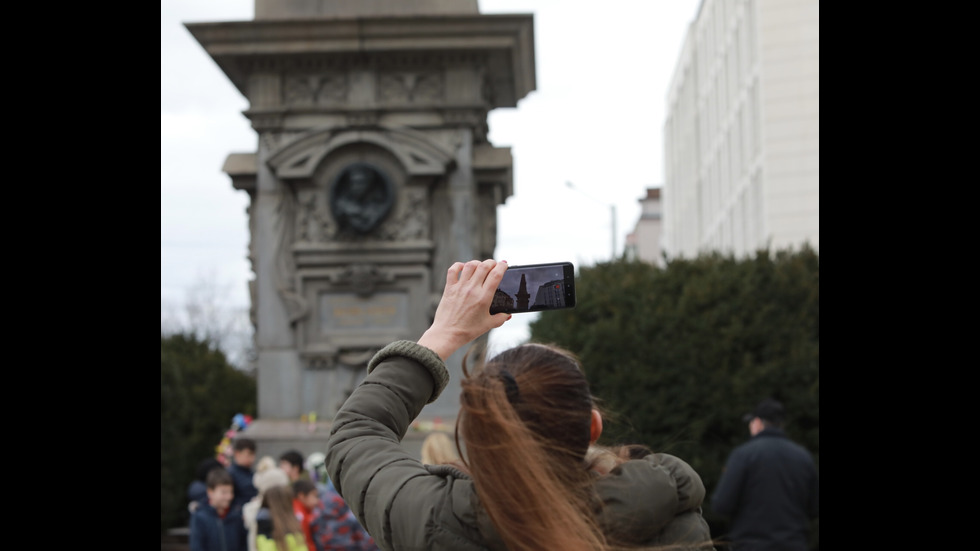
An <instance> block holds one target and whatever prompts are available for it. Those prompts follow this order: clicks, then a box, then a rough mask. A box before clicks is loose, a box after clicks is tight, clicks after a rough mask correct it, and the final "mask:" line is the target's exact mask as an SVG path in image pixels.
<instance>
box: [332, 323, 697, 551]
mask: <svg viewBox="0 0 980 551" xmlns="http://www.w3.org/2000/svg"><path fill="white" fill-rule="evenodd" d="M448 380H449V374H448V371H447V370H446V366H445V364H444V363H443V362H442V360H441V359H440V358H439V357H438V356H437V355H436V354H435V353H434V352H432V351H431V350H429V349H428V348H425V347H422V346H419V345H418V344H415V343H413V342H410V341H397V342H394V343H392V344H390V345H388V346H386V347H385V348H383V349H382V350H381V351H379V352H378V353H377V354H376V355H375V356H374V358H372V359H371V361H370V362H368V375H367V376H366V377H365V379H364V381H363V382H362V383H361V384H360V385H359V386H358V387H357V388H356V389H355V390H354V392H353V393H352V394H351V396H350V398H348V399H347V401H346V402H345V403H344V405H343V406H342V407H341V409H340V411H339V412H338V413H337V415H336V417H335V418H334V421H333V426H332V428H331V434H330V439H329V441H328V443H327V446H328V447H327V452H326V456H327V457H326V463H327V470H328V473H329V475H330V478H331V480H332V481H333V483H334V485H335V486H336V488H337V491H338V492H339V493H340V495H341V496H343V498H344V499H345V500H346V502H347V504H348V505H349V506H350V508H351V510H353V511H354V514H355V515H356V516H357V519H358V520H359V521H360V522H361V524H362V525H363V526H364V528H365V529H366V530H367V532H368V533H369V534H371V536H373V537H374V540H375V542H376V543H377V544H378V546H379V547H381V548H382V549H386V550H390V551H403V550H404V551H469V550H473V551H476V550H486V549H491V550H505V549H506V547H505V546H504V544H503V541H502V540H501V538H500V536H499V534H497V532H496V530H495V529H494V527H493V525H492V523H491V522H490V519H489V517H488V516H487V515H486V513H485V512H484V510H483V508H482V507H481V506H480V502H479V498H478V497H477V495H476V491H475V489H474V486H473V481H472V479H470V477H469V476H467V475H465V474H464V473H462V472H460V471H459V470H457V469H455V468H453V467H449V466H426V465H423V464H422V463H421V462H420V461H419V460H418V459H417V458H415V457H413V456H412V455H410V454H408V453H407V452H406V451H405V449H404V448H403V447H402V446H401V444H400V441H401V439H402V438H403V437H404V436H405V433H406V432H407V431H408V427H409V424H410V423H411V422H412V421H413V420H414V419H415V418H416V417H417V416H418V414H419V413H420V412H421V410H422V407H423V406H425V404H427V403H431V402H432V401H434V400H435V399H436V398H437V397H438V396H439V394H440V393H441V392H442V390H443V389H444V388H445V386H446V383H447V382H448ZM595 487H596V491H597V493H598V495H599V496H600V497H601V499H602V500H603V503H604V508H603V509H602V511H601V512H600V513H599V520H600V523H601V525H602V527H603V528H604V530H605V531H606V534H607V536H609V537H610V538H611V539H615V540H616V541H618V542H629V543H635V544H643V545H660V544H665V543H682V542H685V543H686V542H698V543H700V542H705V541H707V540H709V539H710V533H709V530H708V525H707V523H706V522H705V521H704V519H703V518H702V516H701V503H702V501H703V499H704V495H705V489H704V485H703V484H702V482H701V478H700V477H699V476H698V474H697V473H696V472H695V471H694V470H693V469H692V468H691V467H690V466H689V465H688V464H687V463H685V462H684V461H681V460H680V459H678V458H676V457H673V456H670V455H666V454H652V455H649V456H647V457H645V458H643V459H639V460H634V461H628V462H626V463H624V464H622V465H620V466H618V467H616V468H615V469H613V470H612V471H611V472H610V473H609V474H608V475H604V476H598V477H597V478H596V486H595Z"/></svg>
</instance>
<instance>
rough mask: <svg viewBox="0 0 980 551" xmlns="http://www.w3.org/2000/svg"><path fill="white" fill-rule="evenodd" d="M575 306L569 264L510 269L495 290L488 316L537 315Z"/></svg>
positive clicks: (558, 263) (571, 268) (572, 270)
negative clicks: (546, 311)
mask: <svg viewBox="0 0 980 551" xmlns="http://www.w3.org/2000/svg"><path fill="white" fill-rule="evenodd" d="M573 306H575V267H574V266H572V263H571V262H553V263H549V264H528V265H524V266H510V267H509V268H507V271H506V272H504V278H503V280H501V281H500V286H498V287H497V293H496V294H495V295H494V297H493V303H491V305H490V313H491V314H497V313H500V312H506V313H508V314H518V313H522V312H541V311H545V310H558V309H561V308H571V307H573Z"/></svg>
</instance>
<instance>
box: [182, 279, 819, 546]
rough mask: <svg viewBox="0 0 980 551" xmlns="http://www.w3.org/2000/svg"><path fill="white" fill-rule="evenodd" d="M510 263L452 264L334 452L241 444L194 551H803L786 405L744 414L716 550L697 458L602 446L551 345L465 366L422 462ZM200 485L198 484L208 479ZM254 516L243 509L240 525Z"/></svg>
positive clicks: (199, 511)
mask: <svg viewBox="0 0 980 551" xmlns="http://www.w3.org/2000/svg"><path fill="white" fill-rule="evenodd" d="M506 269H507V265H506V263H505V262H497V261H494V260H486V261H482V262H481V261H470V262H466V263H461V262H457V263H455V264H454V265H453V266H452V267H451V268H450V269H449V271H448V273H447V274H446V283H445V287H444V290H443V295H442V299H441V300H440V302H439V304H438V306H437V308H436V311H435V315H434V318H433V321H432V324H431V325H430V327H429V328H428V329H427V330H426V331H425V332H424V333H423V334H422V336H421V337H420V338H419V339H418V340H417V341H407V340H404V341H396V342H394V343H391V344H389V345H388V346H386V347H385V348H383V349H382V350H380V351H379V352H378V353H377V354H376V355H375V356H374V357H373V358H372V359H371V360H370V361H369V362H368V366H367V372H368V373H367V376H366V377H365V379H364V380H363V381H362V383H361V384H360V385H359V386H358V387H357V388H356V389H355V390H354V392H353V393H352V394H351V396H350V397H349V398H348V399H347V400H346V402H345V403H344V404H343V406H342V407H341V408H340V411H339V412H338V413H337V415H336V417H335V418H334V428H333V430H332V432H331V435H330V438H329V440H328V442H327V447H326V450H325V453H315V454H311V455H310V456H309V457H308V458H306V460H305V462H304V460H303V458H302V455H300V454H299V453H298V452H286V453H284V454H282V456H281V457H280V458H279V463H278V465H276V464H275V463H274V462H273V460H272V459H271V458H263V459H262V460H261V461H260V462H259V464H258V465H257V467H256V469H254V470H253V469H252V465H253V463H254V462H255V443H254V442H253V441H251V440H249V439H248V438H243V437H240V438H238V439H237V440H236V441H235V443H234V455H233V459H232V461H231V464H230V465H228V467H227V468H225V467H223V466H219V467H214V466H213V464H211V466H210V467H208V466H207V465H204V464H202V467H201V469H202V470H207V469H208V468H210V471H208V472H207V473H206V474H205V475H204V478H203V482H204V485H205V486H206V492H205V496H204V497H203V498H201V497H194V496H200V495H201V494H200V486H201V485H200V484H199V483H198V482H200V481H197V482H195V483H194V484H192V486H191V488H189V489H188V497H189V499H191V500H192V503H191V506H190V507H191V509H192V511H193V514H192V518H191V551H214V550H222V551H245V550H246V549H247V550H248V551H303V550H304V549H306V550H308V551H324V550H340V549H343V550H347V551H358V550H373V549H379V548H380V549H385V550H399V549H413V550H432V551H442V550H444V551H468V550H473V551H477V550H487V549H495V550H509V551H540V550H545V549H548V550H550V549H561V550H569V551H576V550H583V551H613V550H625V549H687V550H694V549H697V550H712V549H729V550H732V551H769V550H776V549H779V550H786V551H806V550H807V538H808V533H807V529H808V521H809V520H811V519H814V518H817V515H818V501H819V500H818V481H817V473H816V468H815V465H814V463H813V460H812V458H811V457H810V454H809V452H807V451H806V450H805V449H804V448H802V447H801V446H799V445H798V444H796V443H794V442H792V441H791V440H789V438H788V437H787V436H786V434H785V433H784V432H783V430H782V421H783V417H784V411H783V408H782V404H780V403H779V402H777V401H775V400H772V399H767V400H765V401H763V402H762V403H761V404H759V405H758V406H757V407H756V409H755V410H754V411H753V412H752V413H750V414H748V415H747V416H746V417H745V419H744V421H745V422H746V423H747V424H748V428H749V434H750V439H749V441H748V442H746V443H745V444H744V445H742V446H739V447H737V448H736V449H734V450H733V451H732V453H731V455H730V457H729V459H728V461H727V462H726V466H725V470H724V472H723V474H722V479H721V481H720V482H719V484H718V487H717V488H716V490H715V492H714V493H713V495H712V496H711V503H710V505H711V506H712V508H713V509H712V510H713V511H714V512H716V513H718V514H719V515H725V516H727V517H729V518H730V519H731V525H732V529H731V531H730V533H729V534H725V537H723V538H713V537H712V534H711V533H710V529H709V526H708V524H707V522H706V521H705V519H704V518H703V514H702V512H703V508H704V507H705V506H707V505H708V503H706V499H707V496H706V489H705V487H704V484H703V483H702V481H701V477H700V476H699V475H698V473H697V472H696V471H695V470H694V469H693V468H692V467H691V466H690V465H689V464H688V463H686V462H685V461H684V460H683V459H681V458H679V457H675V456H673V455H670V454H666V453H658V452H655V451H653V450H651V449H650V448H648V447H647V446H644V445H638V444H637V445H620V446H616V447H606V446H601V445H599V444H598V439H599V437H600V435H601V434H602V413H601V411H600V409H599V408H598V406H597V405H596V403H595V400H594V399H593V397H592V394H591V392H590V390H589V385H588V382H587V381H586V378H585V375H584V371H583V369H582V366H581V365H580V364H579V361H578V358H577V357H576V356H575V355H574V354H572V353H571V352H569V351H567V350H564V349H561V348H558V347H555V346H551V345H545V344H537V343H528V344H522V345H519V346H516V347H513V348H511V349H509V350H505V351H503V352H501V353H499V354H497V355H496V356H495V357H493V358H489V359H486V358H480V357H478V358H477V359H476V360H475V361H474V362H472V365H470V363H471V362H469V358H470V356H469V354H467V356H466V359H464V361H463V379H462V381H461V383H460V386H461V389H462V390H461V395H460V412H459V417H458V419H457V425H456V433H457V435H458V437H459V439H460V440H462V442H464V443H465V448H466V451H465V454H463V457H462V458H461V457H460V456H459V454H457V453H456V451H457V450H459V447H458V446H455V447H454V446H452V444H453V443H452V442H451V441H450V440H449V438H448V437H447V436H446V435H445V434H442V433H433V434H432V435H430V437H429V438H428V439H427V440H426V442H424V444H423V449H422V457H413V456H412V455H411V454H409V453H408V452H407V451H406V449H405V448H404V447H402V445H401V441H402V439H403V438H404V436H405V434H406V432H407V431H408V429H409V426H410V424H411V423H412V421H413V420H414V419H415V418H416V417H417V416H418V415H419V413H420V412H421V410H422V408H423V407H424V406H425V405H426V404H428V403H431V402H433V401H434V400H436V398H438V396H439V394H440V393H441V392H442V391H443V390H444V388H445V387H446V384H447V382H448V378H449V373H448V370H447V368H446V365H445V361H446V360H447V359H448V358H449V357H450V356H451V355H453V354H454V353H456V351H457V350H460V349H461V348H462V347H463V346H465V345H467V344H468V343H470V342H472V341H474V340H475V339H476V338H478V337H480V336H481V335H483V334H484V333H486V332H487V331H489V330H491V329H493V328H496V327H499V326H501V325H502V324H503V323H505V322H506V321H507V320H509V319H510V318H511V314H504V313H500V314H490V313H489V306H490V302H491V301H492V299H493V295H494V292H495V290H496V289H497V287H498V285H499V283H500V280H501V279H502V277H503V274H504V272H505V271H506ZM199 477H200V475H199ZM243 510H244V512H243Z"/></svg>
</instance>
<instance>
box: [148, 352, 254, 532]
mask: <svg viewBox="0 0 980 551" xmlns="http://www.w3.org/2000/svg"><path fill="white" fill-rule="evenodd" d="M255 409H256V385H255V379H254V378H253V377H251V376H249V375H247V374H245V373H243V372H241V371H239V370H237V369H235V368H234V367H233V366H232V365H231V364H229V363H228V360H227V359H226V358H225V355H224V354H223V353H222V352H221V351H220V350H218V349H217V347H216V346H214V345H213V344H212V343H210V342H209V341H207V340H200V339H198V338H197V337H195V336H193V335H188V334H177V335H169V336H163V335H161V337H160V532H161V533H163V532H165V531H166V530H168V529H170V528H174V527H178V526H186V525H187V522H188V520H189V519H188V514H187V486H188V485H189V484H190V483H191V480H193V478H194V469H195V467H196V466H197V464H198V463H199V462H200V461H201V460H203V459H206V458H208V457H214V455H215V446H217V445H218V443H219V442H220V441H221V438H222V436H224V434H225V431H227V430H228V429H229V428H231V425H232V418H233V417H234V416H235V414H236V413H242V414H244V415H251V416H255Z"/></svg>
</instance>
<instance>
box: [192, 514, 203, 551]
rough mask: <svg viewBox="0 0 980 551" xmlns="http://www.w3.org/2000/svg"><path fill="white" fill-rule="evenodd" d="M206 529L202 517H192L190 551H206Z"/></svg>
mask: <svg viewBox="0 0 980 551" xmlns="http://www.w3.org/2000/svg"><path fill="white" fill-rule="evenodd" d="M204 529H205V526H204V525H203V523H202V522H201V517H200V515H196V514H195V515H191V524H190V538H188V539H189V540H190V541H189V542H188V543H189V544H190V551H204Z"/></svg>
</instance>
